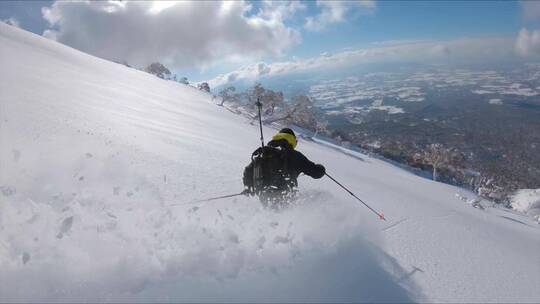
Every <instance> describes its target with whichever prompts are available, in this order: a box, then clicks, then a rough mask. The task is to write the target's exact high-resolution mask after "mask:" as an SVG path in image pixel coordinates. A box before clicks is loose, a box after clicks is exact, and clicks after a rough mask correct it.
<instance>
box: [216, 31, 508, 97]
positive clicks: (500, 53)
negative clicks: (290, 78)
mask: <svg viewBox="0 0 540 304" xmlns="http://www.w3.org/2000/svg"><path fill="white" fill-rule="evenodd" d="M374 45H375V47H373V48H364V49H355V50H346V51H342V52H338V53H335V54H329V53H321V54H320V55H319V56H316V57H312V58H307V59H298V60H293V61H283V62H275V63H271V64H263V63H260V62H258V63H256V64H253V65H249V66H246V67H243V68H240V69H238V70H236V71H233V72H231V73H228V74H224V75H219V76H218V77H216V78H214V79H212V80H210V81H209V83H210V85H211V86H212V87H216V86H220V85H223V84H227V83H228V82H232V81H236V80H241V79H246V80H255V79H257V78H258V77H261V76H276V75H285V74H290V73H295V72H307V71H314V70H323V69H324V70H325V71H326V70H330V69H339V68H350V67H352V66H355V65H361V64H374V63H385V64H388V63H426V64H430V63H443V64H453V63H490V62H500V61H503V60H509V59H513V58H514V57H515V52H514V48H513V39H512V38H505V37H492V38H462V39H455V40H449V41H412V42H409V41H406V42H403V43H398V42H396V41H393V42H392V43H391V44H386V43H378V44H374ZM381 45H382V46H381ZM261 65H263V66H264V69H263V70H264V73H260V71H261V69H259V66H261ZM231 75H234V76H232V77H231Z"/></svg>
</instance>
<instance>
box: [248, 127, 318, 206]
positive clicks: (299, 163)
mask: <svg viewBox="0 0 540 304" xmlns="http://www.w3.org/2000/svg"><path fill="white" fill-rule="evenodd" d="M296 143H297V141H296V135H295V134H294V132H293V131H292V130H291V129H289V128H284V129H281V130H280V131H279V132H278V133H277V134H276V135H274V136H273V137H272V140H271V141H270V142H268V145H267V146H265V147H264V148H259V149H257V150H256V151H255V152H253V155H252V161H251V163H250V164H249V165H248V166H247V167H246V168H245V170H244V178H243V181H244V186H245V187H246V189H247V192H249V193H253V194H256V195H258V196H259V199H260V200H261V202H262V203H263V204H264V205H265V206H270V207H277V206H280V205H283V204H285V203H287V201H289V200H290V199H291V196H293V195H294V193H295V192H296V187H297V186H298V181H297V179H298V176H299V175H300V173H304V174H306V175H309V176H311V177H312V178H321V177H323V176H324V174H325V172H326V171H325V168H324V166H323V165H320V164H315V163H313V162H312V161H310V160H309V159H308V158H307V157H306V156H304V154H302V153H301V152H299V151H297V150H295V149H294V148H295V147H296Z"/></svg>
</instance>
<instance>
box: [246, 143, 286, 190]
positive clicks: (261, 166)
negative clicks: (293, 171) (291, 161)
mask: <svg viewBox="0 0 540 304" xmlns="http://www.w3.org/2000/svg"><path fill="white" fill-rule="evenodd" d="M251 161H252V164H253V189H254V191H255V193H256V194H261V193H262V192H265V191H268V190H270V191H272V190H281V191H284V190H288V189H290V187H291V186H292V185H291V179H290V176H289V173H288V170H287V151H286V148H284V147H279V146H278V147H272V146H264V147H262V148H258V149H257V150H255V151H254V152H253V154H251Z"/></svg>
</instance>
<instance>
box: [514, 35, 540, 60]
mask: <svg viewBox="0 0 540 304" xmlns="http://www.w3.org/2000/svg"><path fill="white" fill-rule="evenodd" d="M516 51H517V52H518V54H520V55H521V56H524V57H527V56H533V55H539V54H540V31H539V30H533V31H528V30H527V29H525V28H523V29H521V31H519V34H518V37H517V40H516Z"/></svg>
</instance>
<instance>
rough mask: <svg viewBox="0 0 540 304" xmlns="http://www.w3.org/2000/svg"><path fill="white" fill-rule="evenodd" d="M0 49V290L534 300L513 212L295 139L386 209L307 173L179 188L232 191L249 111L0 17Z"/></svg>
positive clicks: (54, 297)
mask: <svg viewBox="0 0 540 304" xmlns="http://www.w3.org/2000/svg"><path fill="white" fill-rule="evenodd" d="M0 50H1V54H0V55H1V56H0V63H1V65H2V67H3V71H2V74H1V76H0V77H1V82H0V83H1V88H0V110H1V111H0V123H1V128H0V136H1V137H0V145H1V147H2V149H1V150H0V168H1V170H0V189H1V191H0V269H2V270H1V272H0V302H21V301H22V302H27V301H36V302H49V301H53V302H57V301H60V302H72V301H77V302H80V301H90V302H94V301H100V302H101V301H106V302H157V301H160V302H162V301H174V302H178V301H188V302H193V301H203V302H208V301H228V302H238V301H241V302H257V301H266V302H268V301H270V302H295V301H301V302H306V301H322V302H358V301H363V302H365V301H367V302H381V301H386V302H411V301H444V302H471V301H472V302H527V301H528V302H538V301H540V291H539V289H538V286H540V261H539V259H538V252H540V229H539V228H538V225H536V224H535V223H534V221H532V220H530V219H529V218H526V217H523V216H520V215H518V214H515V213H508V212H507V211H505V210H498V209H496V208H487V209H485V210H480V209H476V208H472V207H471V206H470V205H468V204H466V203H464V202H463V201H462V200H459V199H458V198H456V197H455V194H456V192H463V191H462V190H460V189H457V188H455V187H451V186H448V185H443V184H439V183H434V182H431V181H428V180H425V179H422V178H420V177H417V176H414V175H412V174H410V173H408V172H406V171H405V170H402V169H399V168H396V167H395V166H393V165H391V164H388V163H385V162H383V161H381V160H378V159H373V158H370V157H369V156H367V155H356V157H359V158H360V159H356V158H355V157H354V155H352V156H351V155H346V154H343V153H339V152H336V150H335V148H334V147H328V146H324V145H320V144H317V143H313V142H307V141H300V143H299V146H298V148H299V149H300V150H301V151H302V152H305V154H306V155H307V156H308V157H309V158H311V159H313V160H314V161H316V162H321V163H323V164H325V166H326V167H327V170H328V172H329V173H330V174H332V175H333V176H335V177H336V178H337V179H338V180H340V181H342V182H343V183H344V184H345V185H346V186H348V187H350V188H351V189H352V190H353V191H354V192H355V193H357V194H359V195H360V197H362V199H364V200H365V201H366V202H367V203H368V204H370V205H372V206H373V207H374V208H375V209H377V210H381V211H383V212H384V213H385V216H386V217H387V219H388V220H389V221H388V222H382V221H379V220H378V219H377V217H376V216H374V215H373V214H371V213H370V212H369V210H367V209H365V208H364V207H363V206H362V205H360V204H358V203H357V202H355V201H354V200H352V199H351V197H350V196H349V195H348V194H347V193H345V192H343V191H342V190H341V189H339V188H337V186H336V185H335V184H333V183H332V182H331V181H330V180H328V179H322V180H311V179H309V178H307V177H302V178H301V179H300V184H301V186H300V191H301V195H300V197H299V199H298V201H297V203H296V204H295V205H294V206H292V207H291V208H288V209H286V210H281V211H279V212H274V211H269V210H265V209H263V208H261V207H260V204H259V203H258V202H257V200H256V199H255V198H250V197H237V198H230V199H225V200H220V201H212V202H206V203H200V204H188V205H182V204H184V203H188V202H193V201H195V200H198V199H202V198H206V197H212V196H218V195H225V194H231V193H235V192H239V191H240V190H241V178H240V176H241V173H242V170H243V167H244V166H245V165H246V164H247V162H248V161H249V155H250V153H251V151H252V150H253V149H254V148H255V147H257V146H258V144H259V143H258V140H259V137H258V135H257V132H258V127H257V126H256V125H250V124H249V122H246V121H245V119H244V118H243V117H240V116H237V115H235V114H233V113H230V112H229V111H226V110H224V107H218V106H216V105H214V104H212V101H211V96H209V95H208V94H205V93H203V92H200V91H198V90H196V89H194V88H191V87H188V86H184V85H181V84H178V83H174V82H170V81H163V80H160V79H157V78H156V77H154V76H152V75H149V74H146V73H143V72H140V71H136V70H134V69H129V68H126V67H124V66H121V65H118V64H114V63H110V62H107V61H104V60H101V59H98V58H95V57H92V56H89V55H86V54H83V53H80V52H78V51H75V50H73V49H70V48H68V47H66V46H62V45H60V44H57V43H55V42H52V41H49V40H46V39H44V38H42V37H38V36H36V35H33V34H30V33H27V32H24V31H22V30H20V29H16V28H13V27H9V26H7V25H5V24H3V23H0ZM273 132H274V130H272V129H268V128H264V133H265V138H270V136H271V135H272V133H273ZM350 153H353V154H354V153H356V152H350ZM468 196H469V197H470V198H473V197H474V196H473V195H472V194H468ZM171 204H179V205H177V206H169V205H171ZM501 216H504V217H505V218H502V217H501ZM509 219H511V220H509ZM516 221H519V222H516ZM523 224H525V225H523Z"/></svg>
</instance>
